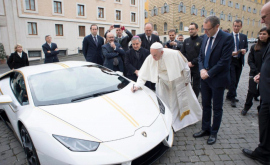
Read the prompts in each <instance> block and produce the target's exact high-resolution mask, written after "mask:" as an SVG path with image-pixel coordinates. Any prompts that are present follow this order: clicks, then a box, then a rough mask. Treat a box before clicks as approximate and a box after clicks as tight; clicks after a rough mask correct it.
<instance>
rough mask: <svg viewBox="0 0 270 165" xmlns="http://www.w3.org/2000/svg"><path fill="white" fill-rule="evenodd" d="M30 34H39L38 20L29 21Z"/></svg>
mask: <svg viewBox="0 0 270 165" xmlns="http://www.w3.org/2000/svg"><path fill="white" fill-rule="evenodd" d="M28 34H29V35H37V23H36V22H28Z"/></svg>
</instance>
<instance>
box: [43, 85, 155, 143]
mask: <svg viewBox="0 0 270 165" xmlns="http://www.w3.org/2000/svg"><path fill="white" fill-rule="evenodd" d="M130 88H131V83H130V84H129V85H128V86H126V87H125V88H124V89H122V90H120V91H117V92H114V93H110V94H107V95H103V96H100V97H96V98H93V99H89V100H85V101H82V102H77V103H70V104H61V105H51V106H40V107H39V108H41V109H43V110H44V111H46V112H48V113H50V114H52V115H54V116H55V117H57V118H60V119H61V120H64V121H65V122H67V123H69V124H71V125H73V126H75V127H77V128H79V129H81V130H82V131H84V132H86V133H88V134H90V135H92V136H94V137H96V138H97V139H99V140H100V141H103V142H106V141H113V140H118V139H122V138H126V137H129V136H133V135H134V133H135V131H136V130H137V129H139V128H141V127H148V126H150V125H151V124H152V123H153V122H154V121H155V119H156V118H157V117H158V115H159V113H160V111H159V108H158V103H157V99H156V97H154V98H153V95H152V96H150V95H149V94H148V93H147V92H146V91H144V90H139V91H137V92H136V93H132V92H131V91H130Z"/></svg>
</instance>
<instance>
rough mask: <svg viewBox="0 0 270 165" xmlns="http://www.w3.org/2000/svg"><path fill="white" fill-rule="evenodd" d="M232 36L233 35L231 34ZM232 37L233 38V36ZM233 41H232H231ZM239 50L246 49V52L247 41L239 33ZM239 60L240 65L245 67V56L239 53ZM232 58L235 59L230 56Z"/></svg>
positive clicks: (243, 35)
mask: <svg viewBox="0 0 270 165" xmlns="http://www.w3.org/2000/svg"><path fill="white" fill-rule="evenodd" d="M231 34H232V36H233V33H231ZM233 37H234V36H233ZM233 41H234V39H233ZM233 43H234V45H233V50H234V48H235V42H233ZM239 49H246V52H248V41H247V36H246V35H245V34H242V33H239ZM238 56H239V57H240V59H241V63H242V65H243V66H244V65H245V56H244V55H242V53H239V55H238ZM232 58H235V57H233V56H232Z"/></svg>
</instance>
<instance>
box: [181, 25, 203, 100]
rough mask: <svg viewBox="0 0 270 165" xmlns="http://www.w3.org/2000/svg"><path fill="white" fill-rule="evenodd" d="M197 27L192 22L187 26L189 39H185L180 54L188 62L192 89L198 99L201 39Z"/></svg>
mask: <svg viewBox="0 0 270 165" xmlns="http://www.w3.org/2000/svg"><path fill="white" fill-rule="evenodd" d="M198 30H199V29H198V25H197V24H196V23H194V22H192V23H191V24H190V25H189V34H190V37H189V38H186V39H185V41H184V44H183V46H182V49H181V52H182V53H183V55H184V56H185V57H186V58H187V60H188V66H189V68H190V71H191V80H192V88H193V91H194V93H195V95H196V96H197V97H198V96H199V92H200V81H201V78H200V72H199V65H198V56H199V54H200V49H201V45H202V38H201V37H199V36H198Z"/></svg>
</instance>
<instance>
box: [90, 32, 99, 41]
mask: <svg viewBox="0 0 270 165" xmlns="http://www.w3.org/2000/svg"><path fill="white" fill-rule="evenodd" d="M91 35H92V37H93V40H94V41H95V39H94V37H96V40H97V43H98V38H97V35H96V36H94V35H93V34H91Z"/></svg>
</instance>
